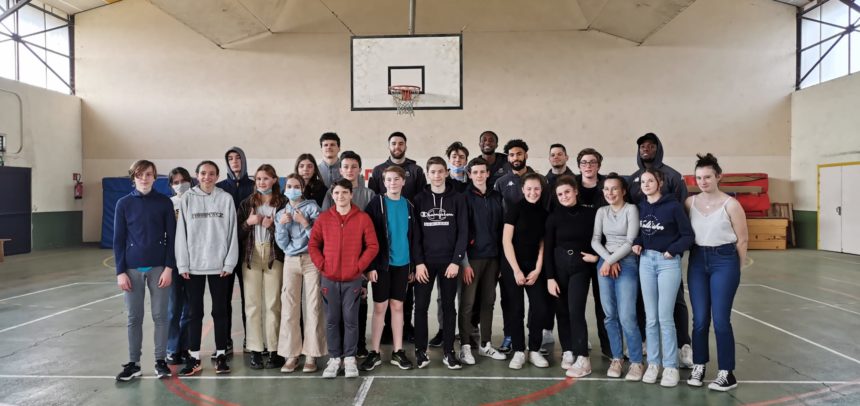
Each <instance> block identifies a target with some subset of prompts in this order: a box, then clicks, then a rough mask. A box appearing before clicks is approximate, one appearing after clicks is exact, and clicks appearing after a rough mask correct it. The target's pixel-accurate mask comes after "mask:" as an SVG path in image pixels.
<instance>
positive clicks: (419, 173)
mask: <svg viewBox="0 0 860 406" xmlns="http://www.w3.org/2000/svg"><path fill="white" fill-rule="evenodd" d="M389 166H399V167H401V168H403V170H404V171H406V184H405V185H403V190H402V191H401V193H400V194H401V195H402V196H405V197H406V198H407V199H409V200H411V201H414V199H415V196H416V195H417V194H418V193H419V192H421V191H422V190H424V187H425V186H427V178H426V177H424V170H423V169H421V167H420V166H418V164H416V163H415V161H413V160H411V159H409V158H406V159H405V160H404V161H403V163H402V164H396V163H394V162H391V158H388V159H387V160H386V161H385V162H383V163H381V164H379V165H376V167H374V168H373V172H372V173H371V175H370V179H369V180H368V181H367V187H368V188H370V190H372V191H374V192H375V193H376V194H378V195H381V194H385V191H386V189H385V183H383V180H384V177H383V176H382V173H383V171H385V168H388V167H389Z"/></svg>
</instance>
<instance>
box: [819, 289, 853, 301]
mask: <svg viewBox="0 0 860 406" xmlns="http://www.w3.org/2000/svg"><path fill="white" fill-rule="evenodd" d="M818 289H820V290H823V291H825V292H830V293H835V294H837V295H840V296H845V297H850V298H852V299H854V300H860V297H857V296H854V295H851V294H848V293H845V292H840V291H838V290H834V289H827V288H824V287H821V286H818Z"/></svg>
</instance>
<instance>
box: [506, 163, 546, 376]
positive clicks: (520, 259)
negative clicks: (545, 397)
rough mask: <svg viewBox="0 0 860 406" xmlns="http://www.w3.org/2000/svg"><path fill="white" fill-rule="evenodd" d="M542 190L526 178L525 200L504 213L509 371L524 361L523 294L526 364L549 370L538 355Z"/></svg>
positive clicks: (542, 311)
mask: <svg viewBox="0 0 860 406" xmlns="http://www.w3.org/2000/svg"><path fill="white" fill-rule="evenodd" d="M515 170H516V168H515ZM497 184H498V182H497ZM544 187H545V186H544V179H543V177H542V176H541V175H538V174H536V173H528V174H526V175H525V176H523V179H522V193H523V197H524V198H523V199H522V200H520V201H519V202H517V203H515V204H513V205H511V206H509V207H508V209H507V212H506V213H505V225H504V228H503V230H502V247H503V248H504V256H505V261H503V262H502V271H501V285H502V291H503V292H506V293H505V297H506V304H505V305H503V306H502V310H503V312H504V316H505V317H504V321H505V331H506V332H507V333H508V334H510V335H511V350H512V351H513V356H512V357H511V362H510V364H509V365H508V366H509V367H510V368H511V369H521V368H522V367H523V365H524V364H525V361H526V354H525V351H526V338H525V329H524V328H523V319H524V318H525V305H524V303H523V300H524V299H525V298H524V297H523V296H524V295H526V294H527V295H528V300H529V313H528V315H529V318H528V324H529V335H528V349H529V362H531V364H532V365H534V366H536V367H539V368H546V367H548V366H549V362H547V360H546V358H544V356H543V355H541V354H540V352H539V348H540V346H541V339H542V338H543V337H542V336H543V327H544V326H545V325H546V324H547V323H546V320H544V319H545V317H546V313H547V311H548V307H549V303H548V301H549V300H548V297H547V296H548V294H547V288H546V286H547V285H546V278H545V276H543V275H541V271H542V270H543V257H544V255H543V252H544V234H545V233H544V231H545V227H546V219H547V211H546V209H545V208H544V206H543V204H541V201H540V200H541V193H542V192H543V188H544Z"/></svg>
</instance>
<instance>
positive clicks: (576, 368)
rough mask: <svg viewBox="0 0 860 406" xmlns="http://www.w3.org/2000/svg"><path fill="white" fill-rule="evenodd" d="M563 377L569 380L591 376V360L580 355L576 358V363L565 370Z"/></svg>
mask: <svg viewBox="0 0 860 406" xmlns="http://www.w3.org/2000/svg"><path fill="white" fill-rule="evenodd" d="M565 375H567V376H569V377H571V378H582V377H583V376H588V375H591V359H589V358H588V357H583V356H582V355H580V356H578V357H576V362H574V363H573V366H571V367H570V369H568V370H567V373H565Z"/></svg>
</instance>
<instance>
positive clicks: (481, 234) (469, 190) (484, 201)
mask: <svg viewBox="0 0 860 406" xmlns="http://www.w3.org/2000/svg"><path fill="white" fill-rule="evenodd" d="M463 195H464V196H465V197H466V206H467V207H468V208H469V248H468V250H467V252H468V254H469V259H498V258H499V256H500V255H501V253H502V226H503V225H504V223H505V217H504V213H503V210H502V195H501V194H500V193H499V192H497V191H495V190H493V189H492V188H491V187H487V193H481V191H480V190H478V188H476V187H475V186H474V185H472V184H471V183H470V184H469V186H467V187H466V191H465V192H463Z"/></svg>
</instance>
